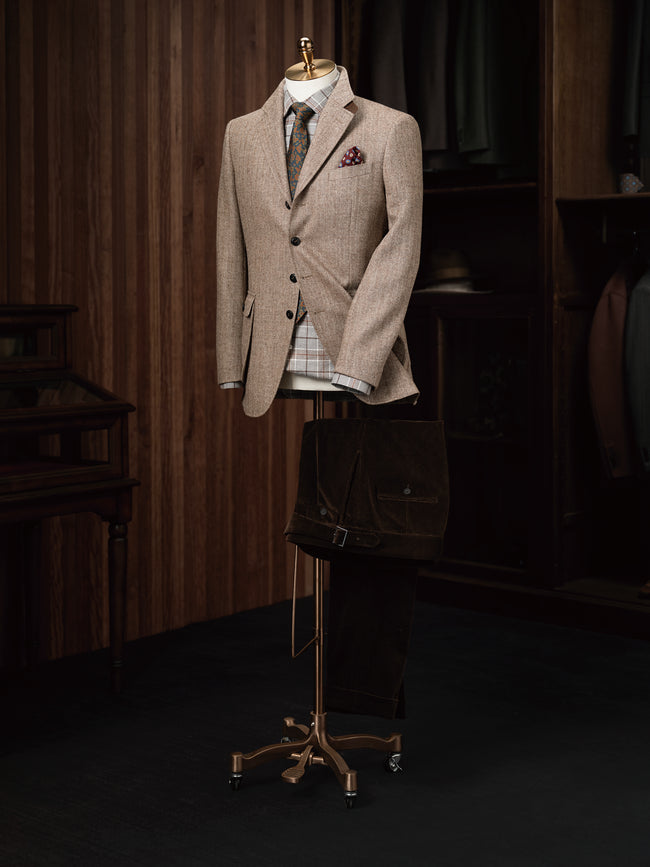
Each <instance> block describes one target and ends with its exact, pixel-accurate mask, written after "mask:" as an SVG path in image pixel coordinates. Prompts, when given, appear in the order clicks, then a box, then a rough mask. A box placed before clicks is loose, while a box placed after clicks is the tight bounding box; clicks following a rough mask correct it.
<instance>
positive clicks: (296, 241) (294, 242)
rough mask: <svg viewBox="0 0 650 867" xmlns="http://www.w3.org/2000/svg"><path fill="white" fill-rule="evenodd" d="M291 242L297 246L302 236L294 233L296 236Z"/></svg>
mask: <svg viewBox="0 0 650 867" xmlns="http://www.w3.org/2000/svg"><path fill="white" fill-rule="evenodd" d="M291 243H292V244H293V246H294V247H297V246H298V245H299V244H300V238H297V237H296V236H295V235H294V237H293V238H292V239H291Z"/></svg>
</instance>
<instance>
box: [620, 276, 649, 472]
mask: <svg viewBox="0 0 650 867" xmlns="http://www.w3.org/2000/svg"><path fill="white" fill-rule="evenodd" d="M648 335H650V270H647V271H646V272H645V273H644V274H643V276H642V277H641V278H640V280H638V282H637V283H635V285H634V288H633V289H632V292H631V294H630V299H629V302H628V308H627V317H626V321H625V381H626V393H627V398H628V402H629V405H630V416H631V418H632V432H633V438H634V444H635V449H634V451H635V461H636V467H637V468H638V470H639V472H640V473H641V474H643V475H646V474H647V473H649V472H650V339H649V337H648Z"/></svg>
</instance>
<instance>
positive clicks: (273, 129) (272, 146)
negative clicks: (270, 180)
mask: <svg viewBox="0 0 650 867" xmlns="http://www.w3.org/2000/svg"><path fill="white" fill-rule="evenodd" d="M262 113H263V118H264V119H263V121H262V124H261V125H260V138H261V141H262V147H263V148H264V152H265V155H266V159H267V163H268V166H269V168H270V169H271V172H272V174H273V176H274V177H275V179H276V181H277V182H278V184H279V185H280V188H281V190H282V195H283V196H284V197H285V199H286V201H291V193H290V192H289V178H288V177H287V149H286V145H285V141H284V123H283V122H282V119H283V117H284V81H281V82H280V84H279V85H278V87H277V88H276V89H275V91H274V92H273V93H272V94H271V96H270V97H269V98H268V99H267V101H266V102H265V103H264V105H263V106H262Z"/></svg>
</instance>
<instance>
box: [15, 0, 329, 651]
mask: <svg viewBox="0 0 650 867" xmlns="http://www.w3.org/2000/svg"><path fill="white" fill-rule="evenodd" d="M304 34H308V35H311V36H312V37H313V38H314V40H315V41H316V42H317V44H318V49H319V51H318V54H319V56H324V57H333V56H334V2H333V0H328V2H324V0H291V2H289V0H277V2H273V0H49V2H48V3H42V2H38V0H0V43H1V44H0V63H1V68H2V69H3V70H4V72H5V75H4V77H3V84H2V87H0V124H1V125H2V127H3V128H2V130H1V132H2V133H3V134H2V136H0V139H1V143H0V159H2V172H1V173H0V174H1V178H0V231H1V232H2V241H3V243H2V250H1V251H0V267H1V268H2V271H1V272H0V273H1V277H0V279H1V281H2V282H1V285H0V303H72V304H76V305H78V307H79V312H78V313H76V314H74V317H73V326H74V327H73V352H72V357H73V363H74V367H75V369H76V370H78V371H79V372H81V373H82V374H84V375H86V376H88V377H89V378H91V379H92V380H94V381H96V382H98V383H100V384H101V385H103V386H104V387H106V388H109V389H110V390H112V391H114V392H116V393H117V394H118V395H119V396H120V397H123V398H125V399H127V400H130V401H131V402H133V403H134V404H135V405H136V407H137V412H136V413H135V414H133V415H132V416H131V418H130V437H131V455H130V458H131V474H132V475H133V476H134V477H136V478H138V479H140V481H141V487H140V488H139V489H137V490H136V492H135V510H134V519H133V523H132V524H131V525H130V534H129V542H130V550H129V572H130V586H129V596H128V613H127V624H128V626H127V629H128V637H129V638H130V639H133V638H136V637H141V636H145V635H150V634H154V633H157V632H160V631H163V630H167V629H172V628H177V627H180V626H183V625H185V624H187V623H191V622H195V621H199V620H205V619H212V618H216V617H220V616H223V615H228V614H230V613H233V612H236V611H239V610H244V609H247V608H251V607H255V606H258V605H264V604H269V603H273V602H276V601H279V600H282V599H286V598H287V597H288V596H289V595H290V582H291V573H292V568H293V547H292V546H290V545H288V544H287V543H286V542H285V540H284V537H283V532H282V531H283V528H284V525H285V522H286V519H287V517H288V515H289V512H290V511H291V508H292V506H293V499H294V496H295V490H296V484H297V463H298V452H299V445H300V434H301V430H302V425H303V422H304V420H305V419H306V418H308V417H310V414H311V406H310V405H309V404H308V403H306V402H304V401H276V403H275V405H274V406H273V407H272V409H271V411H270V412H269V413H268V414H267V415H266V416H265V417H264V418H262V419H248V418H246V417H244V415H243V412H242V410H241V407H240V400H241V396H240V394H239V393H238V392H234V391H225V392H224V391H219V389H218V387H217V383H216V371H215V346H214V319H215V286H214V271H215V222H216V221H215V216H216V193H217V185H218V176H219V168H220V156H221V141H222V138H223V133H224V129H225V125H226V123H227V121H228V120H229V119H230V118H232V117H235V116H237V115H239V114H243V113H245V112H248V111H252V110H253V109H255V108H258V107H259V106H260V105H261V104H262V103H263V102H264V100H265V99H266V98H267V96H268V95H269V94H270V93H271V91H272V90H273V89H274V87H275V86H276V85H277V83H278V82H279V80H280V79H281V77H282V74H283V72H284V69H285V68H286V67H287V66H288V65H289V64H291V63H294V62H295V61H296V60H297V55H296V40H297V38H298V37H299V36H302V35H304ZM42 544H43V581H42V585H41V587H42V594H43V596H42V606H41V607H42V611H41V620H42V638H43V648H42V656H43V657H44V658H55V657H58V656H61V655H66V654H70V653H75V652H80V651H85V650H88V649H93V648H98V647H101V646H105V645H106V644H107V642H108V621H107V604H108V599H107V596H108V591H107V576H106V564H105V561H106V527H105V526H103V525H101V524H100V522H99V521H98V519H96V518H95V517H94V516H84V515H82V516H74V517H70V518H65V519H52V520H49V521H47V522H45V525H44V528H43V542H42ZM5 571H6V570H5ZM307 574H308V570H305V575H304V576H302V578H301V581H302V585H301V587H300V591H301V592H302V593H306V592H309V578H308V577H305V576H306V575H307ZM11 580H12V576H11V574H9V573H7V574H3V575H2V576H0V583H2V582H4V590H3V588H2V587H1V586H0V600H2V599H13V598H14V596H15V594H14V593H12V592H9V591H8V589H7V584H8V582H10V581H11ZM12 616H13V615H12V613H11V612H7V611H5V612H4V614H2V615H0V621H3V620H5V621H6V620H8V619H10V618H11V617H12ZM1 625H2V623H0V626H1ZM14 651H15V653H14V655H15V656H16V657H18V655H19V654H18V651H17V650H16V649H14ZM5 655H7V654H6V653H5ZM9 655H11V653H10V654H9ZM6 662H7V660H6V659H4V660H3V659H1V658H0V665H2V664H4V663H6ZM9 662H11V660H9Z"/></svg>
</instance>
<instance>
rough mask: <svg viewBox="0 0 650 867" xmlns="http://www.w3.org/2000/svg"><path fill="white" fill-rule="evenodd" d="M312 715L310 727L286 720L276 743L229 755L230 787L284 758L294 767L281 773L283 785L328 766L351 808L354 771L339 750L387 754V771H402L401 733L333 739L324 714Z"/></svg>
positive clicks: (346, 736)
mask: <svg viewBox="0 0 650 867" xmlns="http://www.w3.org/2000/svg"><path fill="white" fill-rule="evenodd" d="M311 716H312V723H311V726H304V725H298V724H297V723H296V722H295V721H294V719H293V717H285V718H284V725H283V729H282V740H281V742H280V743H279V744H270V745H269V746H266V747H260V748H259V749H257V750H254V751H253V752H252V753H246V754H244V753H232V756H231V769H230V770H231V773H230V786H231V788H232V789H234V790H237V789H239V786H240V784H241V780H242V776H243V772H244V771H245V770H246V769H247V768H254V767H255V766H256V765H261V764H264V763H265V762H269V761H272V760H273V759H280V758H286V759H291V760H293V761H295V762H296V764H295V765H293V766H292V767H290V768H287V769H286V770H284V771H283V772H282V774H281V778H282V779H283V780H284V781H285V782H287V783H299V782H300V780H302V778H303V776H304V775H305V771H306V770H307V768H309V767H311V766H312V765H327V766H328V767H329V768H331V770H332V771H333V772H334V776H335V777H336V779H337V780H338V781H339V783H340V784H341V786H342V788H343V794H344V795H345V802H346V805H347V806H348V807H352V806H353V804H354V799H355V798H356V796H357V772H356V771H353V770H351V769H350V768H349V767H348V765H347V764H346V762H345V760H344V759H343V756H341V755H340V753H339V750H358V749H369V750H377V751H379V752H383V753H387V758H386V763H385V768H386V770H387V771H390V772H392V773H396V772H397V771H400V770H401V768H400V766H399V759H400V756H401V753H402V736H401V734H395V733H393V734H391V735H390V736H389V737H387V738H382V737H379V736H378V735H368V734H356V735H339V736H334V735H329V734H328V733H327V719H326V718H327V714H326V713H322V714H317V713H314V712H313V711H312V714H311Z"/></svg>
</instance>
